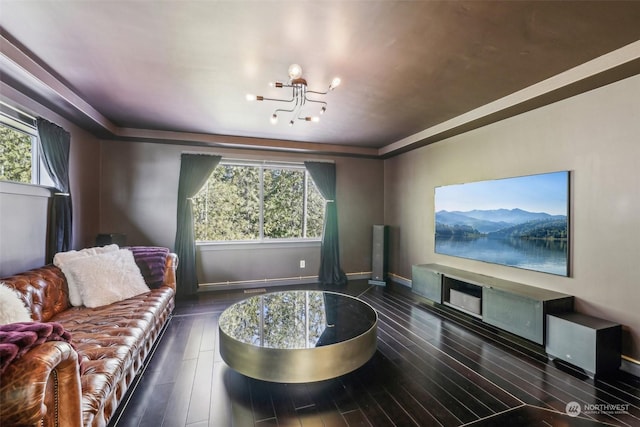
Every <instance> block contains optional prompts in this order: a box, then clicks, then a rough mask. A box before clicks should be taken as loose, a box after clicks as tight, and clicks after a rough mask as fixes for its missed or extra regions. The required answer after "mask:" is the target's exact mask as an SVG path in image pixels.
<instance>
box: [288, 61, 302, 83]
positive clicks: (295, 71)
mask: <svg viewBox="0 0 640 427" xmlns="http://www.w3.org/2000/svg"><path fill="white" fill-rule="evenodd" d="M300 77H302V67H301V66H299V65H298V64H291V65H290V66H289V78H290V79H291V80H295V79H299V78H300Z"/></svg>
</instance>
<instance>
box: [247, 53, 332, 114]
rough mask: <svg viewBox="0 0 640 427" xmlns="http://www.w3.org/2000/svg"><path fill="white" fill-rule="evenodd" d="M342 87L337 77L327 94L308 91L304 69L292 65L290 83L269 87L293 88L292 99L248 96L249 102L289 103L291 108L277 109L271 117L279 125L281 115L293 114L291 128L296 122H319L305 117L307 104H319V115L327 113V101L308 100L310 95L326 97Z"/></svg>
mask: <svg viewBox="0 0 640 427" xmlns="http://www.w3.org/2000/svg"><path fill="white" fill-rule="evenodd" d="M338 85H340V78H338V77H336V78H334V79H333V80H332V81H331V84H330V85H329V88H328V89H327V90H326V91H325V92H317V91H314V90H309V89H307V81H306V80H305V79H303V78H302V67H301V66H299V65H298V64H292V65H291V66H290V67H289V82H288V83H281V82H273V83H269V86H271V87H276V88H291V99H279V98H267V97H265V96H259V95H251V94H248V95H247V101H276V102H284V103H288V104H289V107H290V108H277V109H276V110H274V112H273V114H272V115H271V123H272V124H274V125H275V124H277V123H278V114H280V113H292V114H291V115H290V117H291V120H290V121H289V126H293V124H294V123H295V120H296V119H297V120H303V121H306V122H319V121H320V117H318V116H303V114H302V112H303V111H302V110H303V108H304V106H305V105H306V104H307V103H312V104H319V105H321V108H320V112H319V114H324V112H325V111H327V103H326V102H325V101H320V100H318V99H311V98H308V96H307V95H308V94H314V95H326V94H328V93H329V92H331V91H332V90H334V89H335V88H336V87H338Z"/></svg>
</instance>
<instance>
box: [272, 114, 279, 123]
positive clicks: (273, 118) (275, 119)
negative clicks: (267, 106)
mask: <svg viewBox="0 0 640 427" xmlns="http://www.w3.org/2000/svg"><path fill="white" fill-rule="evenodd" d="M277 123H278V115H277V114H275V113H274V114H273V115H272V116H271V124H272V125H275V124H277Z"/></svg>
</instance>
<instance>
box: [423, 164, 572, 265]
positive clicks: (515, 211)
mask: <svg viewBox="0 0 640 427" xmlns="http://www.w3.org/2000/svg"><path fill="white" fill-rule="evenodd" d="M568 214H569V172H567V171H563V172H553V173H545V174H539V175H529V176H522V177H515V178H505V179H496V180H489V181H479V182H472V183H467V184H456V185H447V186H443V187H436V189H435V252H436V253H439V254H444V255H451V256H457V257H462V258H470V259H475V260H479V261H485V262H491V263H496V264H503V265H507V266H511V267H518V268H524V269H528V270H535V271H540V272H544V273H551V274H557V275H563V276H567V275H568V260H569V223H568V217H569V215H568Z"/></svg>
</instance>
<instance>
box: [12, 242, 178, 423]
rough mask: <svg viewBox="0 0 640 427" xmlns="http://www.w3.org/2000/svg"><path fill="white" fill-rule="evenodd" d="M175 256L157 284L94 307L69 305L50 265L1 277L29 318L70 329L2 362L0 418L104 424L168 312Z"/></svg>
mask: <svg viewBox="0 0 640 427" xmlns="http://www.w3.org/2000/svg"><path fill="white" fill-rule="evenodd" d="M177 262H178V259H177V256H176V255H175V254H169V256H168V257H167V262H166V269H165V273H164V283H163V284H162V286H160V287H159V288H157V289H151V291H150V292H147V293H144V294H141V295H138V296H135V297H133V298H129V299H127V300H124V301H120V302H116V303H113V304H111V305H108V306H103V307H98V308H86V307H73V306H71V305H70V304H69V299H68V289H67V282H66V279H65V277H64V274H63V273H62V271H61V270H60V269H58V268H57V267H55V266H53V265H47V266H44V267H41V268H37V269H34V270H30V271H27V272H24V273H20V274H17V275H15V276H12V277H8V278H5V279H2V280H0V281H2V282H5V283H6V284H7V285H9V286H11V287H13V288H15V289H17V290H18V291H19V292H20V294H21V296H22V298H23V300H24V301H25V303H26V304H27V305H28V308H30V309H31V312H32V319H33V320H34V321H37V322H58V323H60V324H62V325H63V326H64V328H65V329H66V330H67V331H69V332H70V333H71V336H72V342H71V344H70V343H67V342H63V341H49V342H45V343H43V344H40V345H38V346H36V347H35V348H32V349H30V350H29V351H28V352H27V353H26V354H25V355H24V356H22V357H21V358H19V359H16V360H14V361H13V362H12V363H11V365H9V367H8V368H7V369H6V371H5V372H4V373H3V374H2V378H0V425H1V426H62V427H75V426H86V427H88V426H105V425H107V423H108V422H109V420H110V419H111V418H112V416H113V415H114V414H115V412H116V409H117V407H118V404H119V403H120V402H121V401H122V399H123V397H124V396H125V393H126V391H127V389H128V388H129V386H130V385H131V384H132V382H133V381H134V379H135V377H136V374H137V373H138V372H139V370H140V369H141V367H142V366H143V364H144V362H145V359H146V358H147V356H148V355H149V354H150V352H151V351H152V349H153V346H154V343H155V342H156V340H157V339H158V338H159V336H160V335H161V333H162V331H163V330H164V326H165V325H166V323H167V322H168V321H169V319H170V317H171V313H172V311H173V308H174V296H175V285H176V280H175V278H176V276H175V269H176V266H177Z"/></svg>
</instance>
